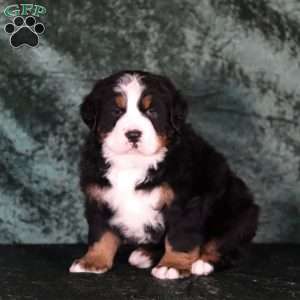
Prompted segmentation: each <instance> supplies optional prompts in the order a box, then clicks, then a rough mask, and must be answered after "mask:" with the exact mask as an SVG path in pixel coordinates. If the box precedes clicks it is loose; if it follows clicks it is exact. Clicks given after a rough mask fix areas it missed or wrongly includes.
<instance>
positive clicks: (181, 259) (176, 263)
mask: <svg viewBox="0 0 300 300" xmlns="http://www.w3.org/2000/svg"><path fill="white" fill-rule="evenodd" d="M197 259H199V247H195V248H194V249H193V250H191V251H189V252H178V251H175V250H173V249H172V246H171V245H170V244H169V242H168V240H166V243H165V254H164V256H163V257H162V259H161V260H160V262H159V264H158V267H161V266H166V267H168V268H175V269H177V270H181V271H185V272H187V273H189V271H190V269H191V266H192V263H193V262H195V261H196V260H197Z"/></svg>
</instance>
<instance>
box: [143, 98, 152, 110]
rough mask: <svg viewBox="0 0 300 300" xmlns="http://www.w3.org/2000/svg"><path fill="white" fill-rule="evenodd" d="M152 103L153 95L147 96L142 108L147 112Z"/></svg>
mask: <svg viewBox="0 0 300 300" xmlns="http://www.w3.org/2000/svg"><path fill="white" fill-rule="evenodd" d="M151 103H152V96H151V95H147V96H145V97H144V98H143V99H142V106H143V108H144V109H145V110H147V109H148V108H149V107H150V105H151Z"/></svg>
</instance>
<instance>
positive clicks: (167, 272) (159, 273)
mask: <svg viewBox="0 0 300 300" xmlns="http://www.w3.org/2000/svg"><path fill="white" fill-rule="evenodd" d="M151 274H152V275H153V276H154V277H156V278H159V279H177V278H180V274H179V272H178V270H176V269H175V268H169V269H168V268H167V267H156V268H153V269H152V271H151Z"/></svg>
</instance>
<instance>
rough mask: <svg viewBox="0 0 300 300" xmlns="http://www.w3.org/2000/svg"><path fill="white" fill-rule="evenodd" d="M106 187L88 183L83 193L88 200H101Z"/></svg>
mask: <svg viewBox="0 0 300 300" xmlns="http://www.w3.org/2000/svg"><path fill="white" fill-rule="evenodd" d="M106 191H107V188H102V187H100V186H99V185H97V184H90V185H88V186H87V187H86V189H85V193H86V195H87V196H88V199H89V200H90V201H95V200H96V201H102V199H103V195H104V194H105V192H106Z"/></svg>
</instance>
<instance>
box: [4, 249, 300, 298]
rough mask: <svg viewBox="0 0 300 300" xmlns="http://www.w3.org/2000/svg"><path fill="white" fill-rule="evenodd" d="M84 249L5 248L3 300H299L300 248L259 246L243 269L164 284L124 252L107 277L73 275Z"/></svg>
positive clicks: (253, 250) (251, 253)
mask: <svg viewBox="0 0 300 300" xmlns="http://www.w3.org/2000/svg"><path fill="white" fill-rule="evenodd" d="M84 250H85V247H84V246H82V245H80V246H77V245H76V246H70V245H68V246H62V245H59V246H57V245H56V246H54V245H51V246H0V299H1V300H6V299H43V300H46V299H57V300H62V299H83V300H88V299H99V300H105V299H112V300H119V299H145V300H146V299H157V300H160V299H171V300H177V299H207V300H210V299H222V300H225V299H233V300H235V299H237V300H248V299H255V300H260V299H266V300H277V299H282V300H289V299H297V300H300V245H254V246H253V247H252V248H251V250H250V256H249V257H248V259H247V260H246V261H244V262H243V263H242V264H241V265H240V266H239V267H236V268H234V269H231V270H227V271H222V272H218V273H214V274H212V275H211V276H208V277H190V278H187V279H181V280H177V281H160V280H158V279H155V278H153V277H152V276H151V275H150V270H138V269H135V268H133V267H131V266H129V265H128V264H127V255H128V249H123V251H121V254H120V255H119V256H118V257H117V259H116V264H115V266H114V268H113V269H112V270H111V271H109V272H108V273H106V274H104V275H93V274H69V273H68V267H69V265H70V264H71V262H72V260H73V259H74V258H76V257H78V256H81V254H83V253H84Z"/></svg>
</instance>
